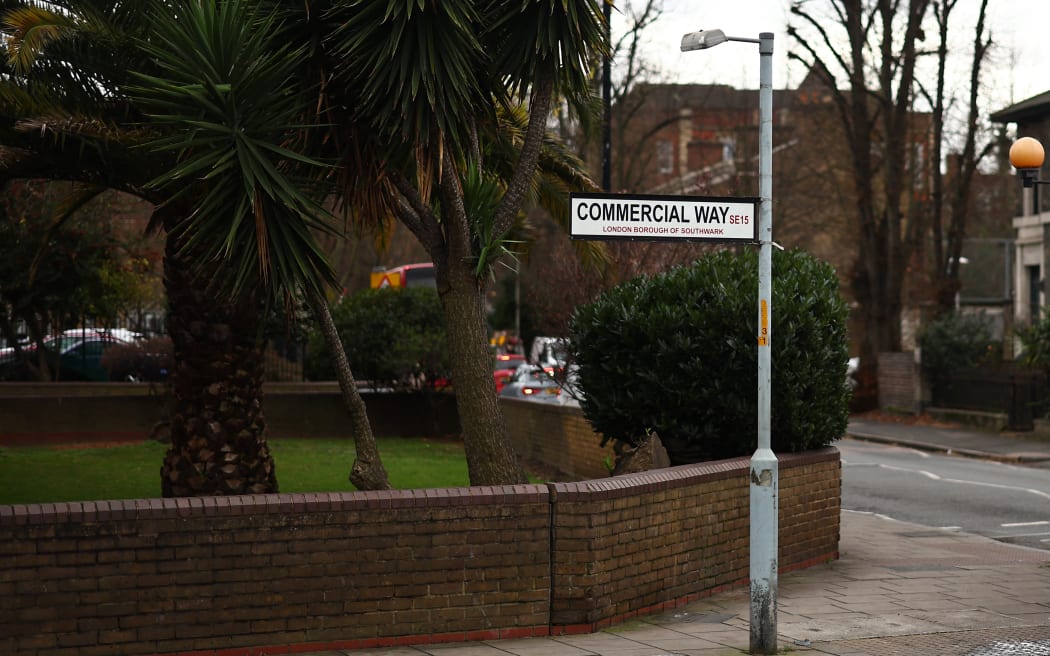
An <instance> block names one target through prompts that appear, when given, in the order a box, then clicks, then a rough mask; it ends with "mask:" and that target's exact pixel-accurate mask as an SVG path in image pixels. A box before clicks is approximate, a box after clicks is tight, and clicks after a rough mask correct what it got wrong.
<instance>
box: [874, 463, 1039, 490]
mask: <svg viewBox="0 0 1050 656" xmlns="http://www.w3.org/2000/svg"><path fill="white" fill-rule="evenodd" d="M865 464H866V465H867V464H868V463H865ZM875 466H876V467H880V468H882V469H889V470H891V471H899V472H905V473H908V474H921V475H923V476H925V477H926V478H929V479H930V480H934V481H941V482H943V483H958V484H959V485H976V486H978V487H990V488H994V489H997V490H1010V491H1013V492H1028V493H1029V494H1034V495H1036V496H1039V497H1043V498H1045V499H1050V493H1048V492H1043V491H1042V490H1035V489H1032V488H1030V487H1017V486H1016V485H1000V484H998V483H982V482H980V481H966V480H963V479H960V478H944V477H943V476H939V475H937V474H934V473H933V472H929V471H926V470H925V469H910V468H908V467H896V466H894V465H885V464H881V463H877V464H876V465H875Z"/></svg>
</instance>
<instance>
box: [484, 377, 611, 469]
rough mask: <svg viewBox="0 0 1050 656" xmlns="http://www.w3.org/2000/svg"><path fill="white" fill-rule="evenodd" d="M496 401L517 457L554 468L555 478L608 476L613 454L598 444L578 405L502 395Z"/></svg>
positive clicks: (609, 447)
mask: <svg viewBox="0 0 1050 656" xmlns="http://www.w3.org/2000/svg"><path fill="white" fill-rule="evenodd" d="M500 401H501V403H502V405H503V415H504V416H505V417H506V418H507V435H508V438H509V439H510V442H511V444H512V445H513V446H514V450H515V451H516V452H517V453H518V455H519V456H520V457H522V458H524V459H526V460H529V461H532V462H539V463H543V464H544V465H546V466H547V467H550V468H552V469H557V470H558V471H559V472H561V474H562V475H563V476H561V477H559V480H569V481H579V480H584V479H587V478H602V477H606V476H608V475H609V470H610V465H612V464H613V459H614V458H615V456H616V454H615V452H614V451H613V448H612V443H609V444H606V445H605V446H601V436H600V435H598V434H596V433H595V432H594V429H593V428H591V424H590V422H588V421H587V419H586V418H585V417H584V416H583V412H582V411H581V410H580V409H579V408H578V407H575V406H562V405H552V404H548V403H537V402H535V401H523V400H520V399H510V398H506V397H500Z"/></svg>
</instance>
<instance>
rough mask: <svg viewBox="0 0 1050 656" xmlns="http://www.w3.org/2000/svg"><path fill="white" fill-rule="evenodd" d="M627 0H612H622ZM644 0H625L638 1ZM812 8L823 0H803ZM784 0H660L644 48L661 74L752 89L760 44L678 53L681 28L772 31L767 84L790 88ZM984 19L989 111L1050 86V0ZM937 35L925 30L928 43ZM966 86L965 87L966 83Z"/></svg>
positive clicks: (795, 72)
mask: <svg viewBox="0 0 1050 656" xmlns="http://www.w3.org/2000/svg"><path fill="white" fill-rule="evenodd" d="M624 1H625V0H618V1H617V6H622V5H623V4H624ZM641 1H642V0H630V2H634V3H635V4H640V2H641ZM809 1H810V3H811V6H813V7H814V8H816V7H818V6H820V5H822V4H824V2H823V0H809ZM978 4H979V3H978V1H977V0H960V1H959V3H958V5H957V8H956V9H955V12H954V13H953V14H952V17H953V20H954V26H953V30H952V32H950V34H954V35H955V39H954V40H953V43H952V44H951V45H950V50H951V51H953V52H957V53H958V55H957V56H956V57H955V58H954V59H953V60H952V62H951V63H950V64H949V75H951V72H952V71H954V72H955V73H956V74H955V79H956V80H959V81H960V82H965V81H966V80H967V79H968V68H969V57H970V51H971V48H972V42H973V34H974V28H975V21H976V9H977V7H978ZM789 6H790V0H663V8H664V13H663V16H661V18H660V19H659V20H658V21H657V22H656V23H655V24H654V25H653V26H652V27H651V28H650V30H649V32H648V36H647V39H646V41H647V43H646V44H645V53H646V56H647V57H648V58H649V59H650V60H652V61H653V62H655V63H657V65H658V66H659V68H660V70H661V71H662V73H663V75H664V76H665V77H666V78H667V79H666V80H665V81H667V82H676V83H681V84H691V83H702V84H716V83H718V84H728V85H731V86H734V87H737V88H743V89H757V88H758V76H759V55H758V46H757V45H754V44H748V43H725V44H722V45H720V46H718V47H717V48H716V49H712V50H702V51H693V52H687V53H682V52H680V44H681V40H682V35H683V34H685V33H687V32H694V31H697V30H700V29H721V30H723V31H724V32H725V33H726V34H727V35H730V36H740V37H748V38H757V37H758V34H759V33H760V32H773V34H774V46H773V47H774V55H773V88H775V89H783V88H792V87H795V86H797V85H798V83H799V82H801V80H802V78H803V77H804V75H805V70H803V68H802V67H801V65H800V64H798V63H797V62H791V63H790V65H789V62H788V58H787V52H788V50H789V49H791V48H792V47H794V44H793V43H792V39H790V38H789V37H788V35H787V29H786V25H787V22H788V7H789ZM624 23H625V21H624V19H623V17H622V16H617V14H616V13H615V12H614V14H613V33H614V34H613V36H614V38H615V37H616V34H617V29H622V27H623V25H624ZM988 26H989V28H990V30H991V35H992V39H993V41H995V42H997V43H998V46H997V47H996V49H994V50H993V52H992V54H991V55H990V57H991V59H990V61H989V63H988V64H987V65H986V66H987V68H986V69H985V71H986V72H984V73H983V76H982V78H983V80H984V81H985V82H987V83H988V86H987V88H986V89H985V90H984V91H983V99H984V103H985V105H986V109H987V110H988V111H996V110H999V109H1002V108H1004V107H1007V106H1009V105H1010V104H1012V103H1014V102H1020V101H1021V100H1025V99H1026V98H1030V97H1031V96H1034V95H1037V94H1040V93H1042V92H1044V91H1050V39H1048V38H1047V37H1046V34H1047V30H1048V29H1050V0H989V4H988ZM935 37H936V35H935V34H931V35H930V45H931V47H932V46H933V45H934V43H935V41H934V39H935ZM964 88H965V87H964Z"/></svg>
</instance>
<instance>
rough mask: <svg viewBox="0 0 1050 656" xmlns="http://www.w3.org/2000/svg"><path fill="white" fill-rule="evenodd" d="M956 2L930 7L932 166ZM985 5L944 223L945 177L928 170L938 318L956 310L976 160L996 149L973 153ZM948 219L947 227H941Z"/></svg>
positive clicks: (986, 44) (940, 134)
mask: <svg viewBox="0 0 1050 656" xmlns="http://www.w3.org/2000/svg"><path fill="white" fill-rule="evenodd" d="M958 3H959V0H936V1H935V2H934V3H933V14H934V17H935V18H936V22H937V28H938V38H939V43H938V47H937V87H936V91H935V93H934V96H933V98H932V99H930V104H931V105H932V106H933V121H932V130H933V139H932V142H933V154H932V160H933V162H935V163H939V162H940V161H941V158H942V155H943V152H942V147H943V146H942V144H943V143H944V126H945V122H946V116H945V104H946V102H947V98H946V92H945V86H946V75H945V68H946V63H947V59H948V23H949V19H950V18H951V14H952V11H953V10H954V9H955V7H956V5H957V4H958ZM987 8H988V0H981V4H980V8H979V10H978V14H977V25H976V28H975V31H974V38H973V53H972V58H971V60H970V80H969V83H970V84H969V103H968V106H967V114H966V124H965V130H964V136H963V143H962V150H961V153H960V154H959V157H958V158H957V162H958V164H957V166H954V167H952V168H951V169H950V170H949V171H947V173H948V175H949V176H951V177H950V179H949V180H947V182H948V183H949V184H950V185H951V186H950V189H948V190H947V194H948V196H949V198H948V204H947V211H948V212H947V217H945V209H946V208H945V182H946V180H945V172H944V171H943V170H942V169H941V167H940V166H935V167H934V169H933V194H932V198H931V213H930V214H931V216H930V229H931V232H932V248H933V271H932V274H933V275H932V276H931V278H932V282H933V286H934V294H935V302H936V306H937V309H938V311H939V312H946V311H950V310H951V309H952V308H953V307H954V304H955V295H956V293H957V292H958V291H959V289H960V283H959V265H960V263H961V261H962V247H963V241H964V239H965V238H966V227H967V225H966V224H967V219H968V217H969V213H970V207H971V203H970V195H971V189H972V184H973V179H974V176H975V175H976V174H977V167H978V165H979V164H980V162H981V160H982V159H984V157H985V156H987V155H988V154H989V153H990V152H991V150H992V148H993V147H994V146H995V143H996V142H995V141H994V140H989V141H988V142H987V143H986V144H985V145H984V146H983V147H982V148H981V150H980V152H977V139H978V133H979V131H980V118H981V113H980V108H979V106H978V93H979V91H980V86H981V85H980V81H981V67H982V65H983V63H984V60H985V57H986V55H987V54H988V49H989V48H990V47H991V45H992V40H991V38H990V37H989V36H987V33H986V30H985V17H986V12H987ZM945 218H947V227H946V226H945Z"/></svg>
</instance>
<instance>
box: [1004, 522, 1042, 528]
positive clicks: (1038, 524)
mask: <svg viewBox="0 0 1050 656" xmlns="http://www.w3.org/2000/svg"><path fill="white" fill-rule="evenodd" d="M1048 524H1050V521H1041V522H1013V523H1011V524H1000V525H999V526H1002V527H1003V528H1015V527H1018V526H1046V525H1048Z"/></svg>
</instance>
